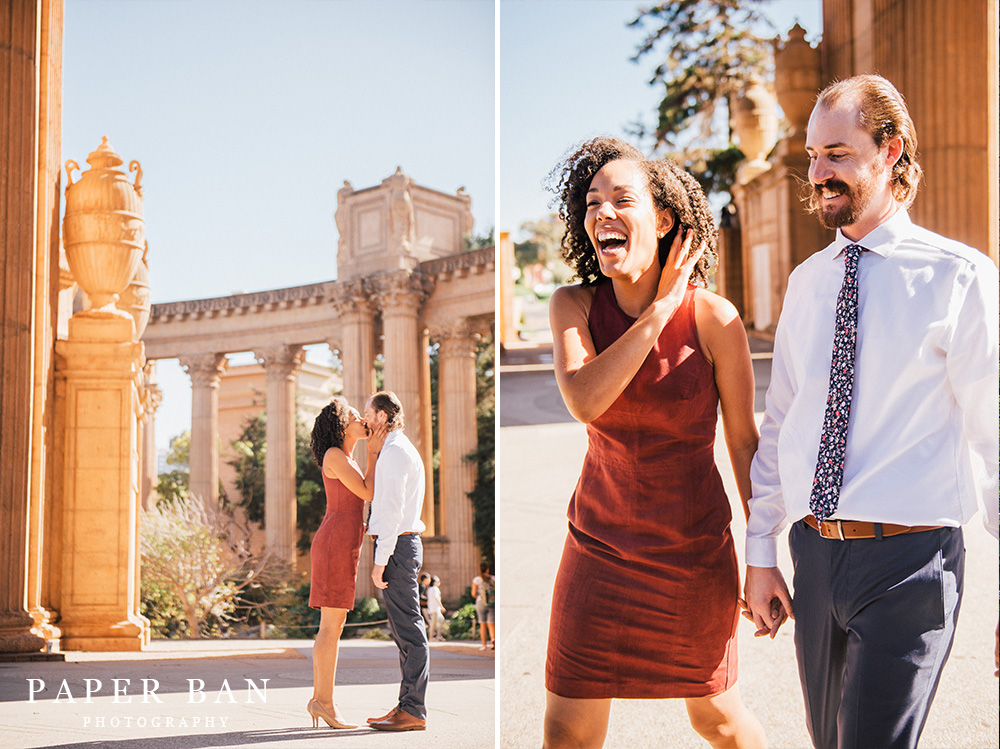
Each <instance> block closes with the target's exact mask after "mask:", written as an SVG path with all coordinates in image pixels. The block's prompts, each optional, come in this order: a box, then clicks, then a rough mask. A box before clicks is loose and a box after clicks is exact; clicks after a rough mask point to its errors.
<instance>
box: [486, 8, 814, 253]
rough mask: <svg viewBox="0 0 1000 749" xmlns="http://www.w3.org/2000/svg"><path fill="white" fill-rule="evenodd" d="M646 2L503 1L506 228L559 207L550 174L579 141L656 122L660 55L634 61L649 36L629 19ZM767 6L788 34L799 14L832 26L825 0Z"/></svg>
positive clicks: (501, 144) (501, 156) (806, 24)
mask: <svg viewBox="0 0 1000 749" xmlns="http://www.w3.org/2000/svg"><path fill="white" fill-rule="evenodd" d="M640 5H647V6H648V5H649V3H639V2H635V1H634V0H542V1H541V2H539V1H537V0H500V3H499V14H498V18H497V62H498V68H499V70H498V75H497V91H498V97H497V101H498V111H497V151H498V158H497V231H498V232H500V231H509V232H511V234H512V235H517V232H518V228H519V227H520V226H521V224H522V223H524V222H525V221H532V220H536V219H539V218H542V217H543V216H545V215H547V214H548V213H549V212H550V209H549V201H550V199H551V193H549V192H547V191H546V190H545V189H544V187H543V181H544V180H545V179H546V177H547V175H548V173H549V172H550V171H551V169H552V168H553V167H554V166H555V165H556V163H557V162H559V161H560V159H561V157H562V156H563V155H564V154H565V153H566V152H567V151H568V150H569V149H570V147H571V146H573V145H575V144H577V143H579V142H581V141H583V140H586V139H587V138H591V137H594V136H597V135H613V136H616V137H622V138H626V139H629V136H628V135H627V133H626V129H627V126H628V125H630V124H631V123H634V122H636V121H639V120H641V121H643V122H646V123H647V124H651V123H653V122H654V121H655V120H654V117H655V113H656V106H657V104H658V102H659V96H658V90H657V88H654V87H653V86H650V85H649V84H648V81H649V79H650V78H651V77H652V73H653V69H654V68H655V67H656V65H657V63H658V62H660V61H659V60H656V59H655V58H654V54H655V53H649V54H647V55H646V56H645V57H644V58H642V59H641V60H640V61H639V62H638V63H634V62H631V61H630V58H631V57H632V55H633V54H634V53H635V50H636V47H637V46H638V45H639V44H640V43H641V42H642V40H643V39H644V38H645V34H644V33H643V30H642V29H641V28H628V27H627V25H626V24H627V23H628V22H629V21H631V20H632V19H633V18H635V17H636V15H637V8H638V7H639V6H640ZM763 10H764V13H765V15H766V16H767V17H768V18H769V19H770V20H771V22H772V23H773V24H774V26H775V28H776V29H777V30H778V31H780V32H781V34H782V35H785V33H786V32H787V31H788V29H790V28H791V27H792V26H793V25H794V24H795V21H796V20H798V21H799V23H800V24H801V25H802V27H803V28H804V29H805V30H806V39H807V40H809V41H810V42H815V41H817V40H818V39H819V37H820V35H821V33H822V6H821V2H820V0H771V2H769V3H767V4H766V5H765V6H764V8H763ZM762 33H767V32H766V31H764V32H762ZM661 43H662V42H661Z"/></svg>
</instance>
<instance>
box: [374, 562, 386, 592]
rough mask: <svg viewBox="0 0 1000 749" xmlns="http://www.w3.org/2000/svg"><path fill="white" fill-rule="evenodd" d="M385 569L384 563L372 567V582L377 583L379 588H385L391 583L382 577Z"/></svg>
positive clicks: (376, 585)
mask: <svg viewBox="0 0 1000 749" xmlns="http://www.w3.org/2000/svg"><path fill="white" fill-rule="evenodd" d="M383 570H385V565H384V564H376V565H375V566H374V567H372V582H373V583H375V587H376V588H378V589H379V590H385V589H386V588H388V587H389V583H387V582H386V581H385V580H383V579H382V571H383Z"/></svg>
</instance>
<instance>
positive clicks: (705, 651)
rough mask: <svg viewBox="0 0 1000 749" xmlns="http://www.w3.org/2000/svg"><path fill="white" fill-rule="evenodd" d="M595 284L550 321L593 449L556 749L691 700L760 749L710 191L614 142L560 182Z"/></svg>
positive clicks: (744, 492)
mask: <svg viewBox="0 0 1000 749" xmlns="http://www.w3.org/2000/svg"><path fill="white" fill-rule="evenodd" d="M557 177H558V183H557V185H556V190H557V192H558V193H559V199H560V218H562V219H563V220H564V221H565V222H566V234H565V236H564V237H563V251H564V255H565V257H566V260H567V262H568V263H570V265H571V266H573V267H574V268H575V269H576V271H577V275H578V277H579V278H580V281H581V283H580V284H579V285H577V286H566V287H563V288H561V289H559V290H557V291H556V293H555V294H554V295H553V296H552V300H551V304H550V308H549V310H550V312H549V314H550V322H551V326H552V333H553V338H554V355H555V356H554V359H555V372H556V378H557V380H558V383H559V389H560V391H561V392H562V396H563V399H564V400H565V401H566V405H567V407H568V408H569V411H570V413H571V414H572V415H573V416H574V417H575V418H576V419H578V420H579V421H582V422H584V423H585V424H587V433H588V440H589V445H588V450H587V455H586V458H585V460H584V466H583V469H582V472H581V475H580V479H579V482H578V483H577V486H576V490H575V491H574V493H573V496H572V499H571V500H570V505H569V512H568V516H569V534H568V536H567V538H566V544H565V546H564V548H563V555H562V560H561V562H560V564H559V573H558V575H557V577H556V583H555V589H554V591H553V595H552V614H551V618H550V622H549V644H548V653H547V657H546V669H545V672H546V673H545V686H546V690H547V696H546V711H545V746H546V747H558V746H586V747H599V746H601V745H602V744H603V742H604V738H605V734H606V733H607V726H608V716H609V713H610V708H611V699H612V698H614V697H625V698H668V697H672V698H683V699H684V700H685V702H686V706H687V710H688V715H689V717H690V719H691V725H692V726H693V728H694V729H695V730H696V731H697V732H698V733H699V734H700V735H701V736H702V737H704V738H705V739H706V740H707V741H708V742H709V743H710V744H711V745H712V746H715V747H761V746H764V735H763V730H762V728H761V726H760V723H758V722H757V720H756V718H754V717H753V715H751V714H750V712H749V711H748V710H747V709H746V707H745V706H744V705H743V703H742V700H741V699H740V696H739V691H738V688H737V687H736V685H735V682H736V626H737V622H738V621H739V613H738V605H737V601H738V595H739V573H738V570H737V566H736V554H735V549H734V545H733V538H732V534H731V533H730V529H729V524H730V521H731V519H732V513H731V511H730V506H729V500H728V499H727V497H726V494H725V491H724V489H723V485H722V479H721V477H720V475H719V472H718V470H717V469H716V466H715V461H714V457H713V451H714V441H715V427H716V422H717V419H718V415H717V414H718V407H719V405H720V404H721V406H722V417H723V423H724V428H725V433H726V442H727V445H728V447H729V454H730V459H731V461H732V465H733V470H734V472H735V474H736V481H737V484H738V487H739V492H740V497H741V499H742V500H743V504H744V512H746V502H747V499H748V497H749V494H750V461H751V459H752V458H753V454H754V451H755V449H756V446H757V428H756V425H755V423H754V418H753V395H754V383H753V370H752V367H751V361H750V351H749V347H748V345H747V337H746V332H745V330H744V329H743V325H742V324H741V322H740V319H739V316H738V314H737V312H736V309H735V308H734V307H733V305H732V304H730V303H729V302H728V301H726V300H725V299H723V298H721V297H719V296H716V295H715V294H712V293H710V292H709V291H707V290H706V289H704V288H700V287H698V286H695V285H693V284H691V283H690V282H691V281H692V280H694V281H696V282H698V283H702V284H704V283H705V282H706V281H707V277H708V273H709V272H710V270H711V267H712V264H713V263H714V261H715V259H716V258H715V244H716V231H715V226H714V223H713V221H712V216H711V211H710V209H709V207H708V203H707V201H706V199H705V195H704V193H703V192H702V190H701V188H700V187H699V185H698V183H697V182H696V181H695V180H694V179H693V178H692V177H691V176H690V175H689V174H687V173H686V172H684V171H683V170H682V169H681V168H679V167H678V166H676V165H675V164H673V163H671V162H667V161H651V160H647V159H645V157H644V156H643V155H642V154H641V153H640V152H639V151H638V150H636V149H635V148H633V147H632V146H630V145H628V144H627V143H624V142H622V141H619V140H616V139H612V138H597V139H594V140H591V141H588V142H586V143H584V144H583V145H582V146H580V147H579V149H578V150H577V151H576V152H575V153H573V154H572V155H571V156H569V158H568V159H566V161H565V162H564V163H563V164H562V165H561V169H560V170H559V171H558V172H557Z"/></svg>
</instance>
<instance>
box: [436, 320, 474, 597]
mask: <svg viewBox="0 0 1000 749" xmlns="http://www.w3.org/2000/svg"><path fill="white" fill-rule="evenodd" d="M437 338H438V342H439V343H440V349H439V356H440V370H439V375H440V379H439V381H438V440H439V445H440V449H441V521H442V525H443V526H444V527H443V528H441V529H439V533H441V534H443V535H446V536H447V537H448V558H449V561H450V565H449V569H450V575H451V577H452V578H453V580H452V582H451V584H452V585H453V586H454V588H452V592H451V595H454V596H455V597H457V595H458V594H459V593H460V592H461V591H462V590H463V589H464V587H465V585H467V584H468V583H469V582H470V581H471V580H472V578H473V577H475V576H476V573H477V570H478V562H479V558H480V554H479V551H478V550H477V549H476V544H475V538H474V536H473V533H472V521H473V515H474V510H473V506H472V500H470V499H469V492H470V491H472V489H473V487H474V486H475V483H476V465H475V463H473V462H472V461H470V460H468V459H467V456H468V455H469V454H470V453H472V452H473V451H474V450H475V449H476V443H477V435H476V342H477V341H478V340H479V335H478V334H477V333H476V332H475V331H474V330H473V329H472V328H471V327H469V326H468V325H467V324H465V323H464V322H457V323H454V324H452V325H450V326H448V327H447V328H444V329H443V330H441V331H440V334H439V335H438V336H437Z"/></svg>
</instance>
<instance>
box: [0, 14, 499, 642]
mask: <svg viewBox="0 0 1000 749" xmlns="http://www.w3.org/2000/svg"><path fill="white" fill-rule="evenodd" d="M62 12H63V4H62V0H14V2H12V3H9V4H7V5H6V6H5V8H4V10H3V11H2V12H0V40H2V42H3V43H2V44H0V75H2V77H3V80H4V81H5V92H4V93H5V96H6V97H7V99H6V101H7V103H8V105H9V106H8V107H7V119H6V121H5V127H4V128H2V129H0V163H2V164H3V169H4V176H5V181H4V184H3V187H4V195H3V199H2V200H0V239H2V242H3V253H2V254H0V274H2V276H3V278H4V284H3V286H2V288H0V320H2V322H3V326H2V329H0V373H2V380H0V383H2V388H0V463H2V465H3V470H2V471H0V528H3V529H4V534H5V537H4V543H3V544H2V545H0V654H5V656H6V657H15V656H16V654H23V655H24V657H32V658H34V657H43V655H42V653H43V651H44V650H45V648H46V642H47V641H48V642H53V641H54V642H56V644H57V645H58V646H59V647H61V648H62V649H88V650H94V651H101V650H138V649H141V648H142V647H143V645H144V644H145V643H147V642H148V638H149V623H148V621H146V620H145V618H144V617H143V616H142V615H141V614H140V613H139V575H140V564H139V524H140V519H141V513H140V506H141V503H142V497H148V496H149V493H150V491H151V487H152V485H153V482H155V457H154V456H155V452H154V450H153V448H152V446H153V440H152V419H153V418H154V414H155V411H156V407H157V404H158V402H159V394H158V392H157V388H156V386H155V382H154V374H153V372H154V367H153V366H152V363H153V362H154V361H155V360H157V359H161V358H169V357H177V358H179V359H180V361H181V363H182V364H183V366H184V367H185V369H186V370H187V372H188V374H189V376H190V378H191V383H192V442H191V462H190V470H191V489H192V491H193V492H195V493H197V494H200V495H201V496H202V497H214V496H215V493H216V490H217V487H218V477H219V455H218V402H219V395H218V386H219V377H220V375H221V373H222V372H223V371H224V370H225V367H226V361H227V360H226V354H227V353H233V352H243V351H252V352H253V353H254V354H256V356H257V358H258V360H259V361H260V363H261V364H262V366H263V368H264V371H265V380H266V385H265V390H266V393H265V398H266V408H267V413H268V425H267V430H268V434H267V436H268V444H269V446H270V449H269V450H268V460H267V466H266V484H267V487H266V493H267V496H266V525H267V528H266V540H267V543H268V545H269V546H271V547H272V548H273V549H274V550H277V551H278V552H279V553H281V554H284V555H286V556H287V557H288V558H289V559H291V558H292V555H293V554H294V546H295V535H294V534H295V507H296V504H295V475H294V471H295V460H294V424H295V413H294V390H295V378H296V373H297V371H298V370H299V368H300V367H301V366H302V361H303V348H302V347H303V346H305V345H309V344H317V343H325V344H327V345H329V346H330V347H331V348H332V349H334V350H335V351H337V352H338V354H339V356H340V358H341V360H342V361H343V362H344V390H345V394H346V395H347V397H348V399H349V400H350V401H351V402H352V403H353V404H357V405H363V403H364V400H365V399H366V398H367V397H368V395H370V394H371V393H372V392H373V391H374V386H375V359H376V357H377V356H379V355H381V356H382V357H384V378H385V382H384V385H385V387H387V388H390V389H394V390H396V391H397V393H398V394H399V395H400V398H401V399H402V401H403V405H404V408H405V410H406V414H407V433H408V434H409V435H410V437H411V438H412V439H413V441H414V443H415V444H416V445H417V446H418V448H419V449H420V450H421V453H422V454H423V455H424V457H425V460H427V459H428V458H429V456H430V451H431V445H430V434H431V424H430V374H429V365H428V346H429V345H430V343H431V342H432V341H433V342H435V343H437V344H439V346H440V348H439V351H440V380H439V382H440V396H439V397H440V401H439V406H440V414H441V423H440V433H439V438H440V459H441V471H440V477H441V479H440V483H441V486H440V488H439V491H438V492H437V495H438V497H439V500H438V502H437V504H435V503H434V502H433V501H428V502H427V503H426V504H425V508H426V510H425V522H427V526H428V532H427V533H426V534H425V535H426V536H428V538H427V541H426V547H425V548H426V553H425V565H426V566H428V567H430V568H432V569H433V570H434V571H435V573H436V574H438V575H440V576H441V577H442V579H443V580H444V581H446V582H447V583H448V584H450V586H451V587H450V588H445V591H446V595H449V596H452V597H457V592H456V591H459V590H461V589H462V587H464V585H467V584H468V581H470V580H471V578H472V576H473V575H474V574H475V570H476V566H477V562H478V558H479V554H478V551H477V550H476V549H475V546H474V543H473V539H472V507H471V503H470V501H469V500H468V497H467V496H466V492H468V491H469V489H471V488H472V485H473V482H474V478H475V466H474V465H472V464H471V463H469V461H467V460H466V459H465V456H466V455H468V454H469V453H470V452H472V451H473V450H474V448H475V446H476V421H475V419H476V415H475V412H476V400H475V399H476V393H475V382H476V373H475V350H476V343H477V341H478V339H479V337H480V336H481V335H482V334H484V333H486V332H487V331H489V330H490V329H491V326H492V321H493V296H494V292H493V278H494V270H493V266H494V261H493V250H492V248H488V249H485V250H479V251H475V252H464V251H463V245H462V235H463V233H464V232H466V231H468V230H469V229H470V228H471V213H470V203H471V201H470V198H469V196H468V195H466V194H465V192H464V190H461V189H460V190H459V191H458V192H457V193H456V194H451V195H448V194H445V193H441V192H438V191H436V190H431V189H429V188H425V187H422V186H419V185H416V184H415V183H414V182H413V181H412V180H411V179H410V178H409V177H407V176H406V175H405V174H403V173H402V172H401V171H397V173H396V174H394V175H392V176H390V177H389V178H387V179H386V180H384V181H383V182H382V183H381V184H380V185H376V186H374V187H370V188H365V189H361V190H354V189H353V188H352V187H351V186H350V185H348V184H346V183H345V185H344V187H343V189H341V190H340V192H339V193H338V207H337V212H336V220H337V225H338V228H339V230H340V245H339V250H338V267H339V274H340V279H339V280H337V281H328V282H324V283H317V284H311V285H307V286H301V287H295V288H290V289H277V290H273V291H268V292H261V293H258V294H241V295H235V296H229V297H220V298H216V299H205V300H196V301H187V302H176V303H172V304H164V305H154V306H153V307H152V310H150V305H149V283H148V280H147V279H148V269H147V264H146V263H147V257H146V255H145V252H146V245H145V241H144V230H145V227H144V223H143V218H142V185H141V178H142V169H141V166H140V165H139V163H138V162H137V161H132V162H131V163H129V166H128V171H129V172H132V173H134V177H129V176H128V175H127V174H126V172H125V170H124V169H122V168H121V167H122V166H123V164H124V161H123V159H122V158H121V157H120V156H119V155H118V154H117V153H115V151H114V149H113V148H112V146H111V144H110V143H108V142H107V140H106V139H105V142H104V143H102V144H101V145H100V146H99V147H98V148H97V149H96V150H95V151H94V152H93V153H92V154H91V155H90V157H89V158H88V160H87V161H88V164H89V169H85V170H84V171H83V172H82V174H80V175H78V176H77V175H75V172H76V171H77V170H78V169H79V167H78V166H77V165H76V163H75V162H67V164H66V166H67V171H66V178H65V179H66V181H65V182H64V181H63V178H62V176H61V165H62V160H63V157H62V154H61V152H60V151H61V148H60V131H59V127H60V121H61V112H60V105H61V74H62V59H61V54H62V53H61V50H62V28H63V20H62ZM64 189H65V194H66V215H65V219H64V220H63V222H60V195H61V193H62V192H63V190H64ZM60 229H62V231H61V232H60ZM63 246H64V249H65V251H63ZM76 287H79V288H81V289H82V290H83V291H84V292H85V293H86V294H87V296H88V298H89V300H90V303H91V304H90V306H89V307H88V308H85V309H80V310H77V311H75V313H74V310H73V307H72V298H73V295H74V292H75V291H76ZM428 474H429V476H431V478H429V479H428V489H430V490H431V492H430V493H429V495H428V496H429V497H433V496H434V492H433V488H434V487H433V484H432V482H433V478H432V477H433V472H432V471H430V470H428ZM363 555H364V556H363V558H364V559H366V560H367V565H366V566H367V568H368V569H370V564H371V562H370V559H371V554H370V549H366V550H365V551H364V552H363ZM358 580H359V589H358V595H359V596H360V595H366V594H368V595H370V594H372V593H373V591H371V590H364V589H363V588H364V587H366V586H368V587H370V583H369V581H368V575H367V574H366V569H365V567H363V568H362V570H361V571H360V572H359V577H358ZM460 586H461V587H460Z"/></svg>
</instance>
